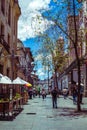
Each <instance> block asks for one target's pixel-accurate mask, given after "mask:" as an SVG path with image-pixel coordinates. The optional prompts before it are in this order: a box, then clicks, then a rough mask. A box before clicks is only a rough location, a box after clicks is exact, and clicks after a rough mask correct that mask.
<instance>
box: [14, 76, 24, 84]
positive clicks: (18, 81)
mask: <svg viewBox="0 0 87 130" xmlns="http://www.w3.org/2000/svg"><path fill="white" fill-rule="evenodd" d="M13 84H21V85H24V84H25V82H24V81H23V80H22V79H21V78H20V77H17V78H16V79H14V80H13Z"/></svg>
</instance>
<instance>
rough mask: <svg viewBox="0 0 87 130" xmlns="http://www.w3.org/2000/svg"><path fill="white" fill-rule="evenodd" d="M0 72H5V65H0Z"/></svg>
mask: <svg viewBox="0 0 87 130" xmlns="http://www.w3.org/2000/svg"><path fill="white" fill-rule="evenodd" d="M0 73H1V74H3V65H0Z"/></svg>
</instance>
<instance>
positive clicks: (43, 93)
mask: <svg viewBox="0 0 87 130" xmlns="http://www.w3.org/2000/svg"><path fill="white" fill-rule="evenodd" d="M41 94H42V98H43V100H44V98H46V91H45V89H44V88H43V89H42V92H41Z"/></svg>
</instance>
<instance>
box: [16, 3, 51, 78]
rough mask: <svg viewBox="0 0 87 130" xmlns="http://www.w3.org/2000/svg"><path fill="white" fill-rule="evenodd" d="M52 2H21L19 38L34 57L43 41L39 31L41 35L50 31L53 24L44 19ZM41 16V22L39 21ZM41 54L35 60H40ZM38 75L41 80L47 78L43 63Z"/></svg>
mask: <svg viewBox="0 0 87 130" xmlns="http://www.w3.org/2000/svg"><path fill="white" fill-rule="evenodd" d="M51 2H52V1H51V0H19V5H20V7H21V16H20V18H19V22H18V37H19V39H20V40H21V41H22V42H23V44H24V46H25V47H30V48H31V51H32V53H33V55H35V53H36V52H37V51H38V49H39V48H40V47H41V45H42V41H38V36H39V30H40V32H41V33H44V32H45V31H47V30H49V28H50V26H51V25H52V24H53V22H52V21H51V20H47V19H45V18H43V17H42V12H43V11H47V10H51V9H52V8H53V7H52V6H53V3H51ZM37 16H39V22H40V23H39V22H38V19H37ZM40 59H41V54H38V55H36V56H35V60H38V61H39V60H40ZM37 74H38V75H39V77H40V79H44V78H46V77H47V75H46V72H45V71H44V69H43V67H42V66H41V63H40V62H38V66H37Z"/></svg>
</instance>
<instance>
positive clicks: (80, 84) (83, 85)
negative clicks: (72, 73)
mask: <svg viewBox="0 0 87 130" xmlns="http://www.w3.org/2000/svg"><path fill="white" fill-rule="evenodd" d="M76 85H78V83H76ZM80 85H81V86H84V84H83V83H80Z"/></svg>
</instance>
